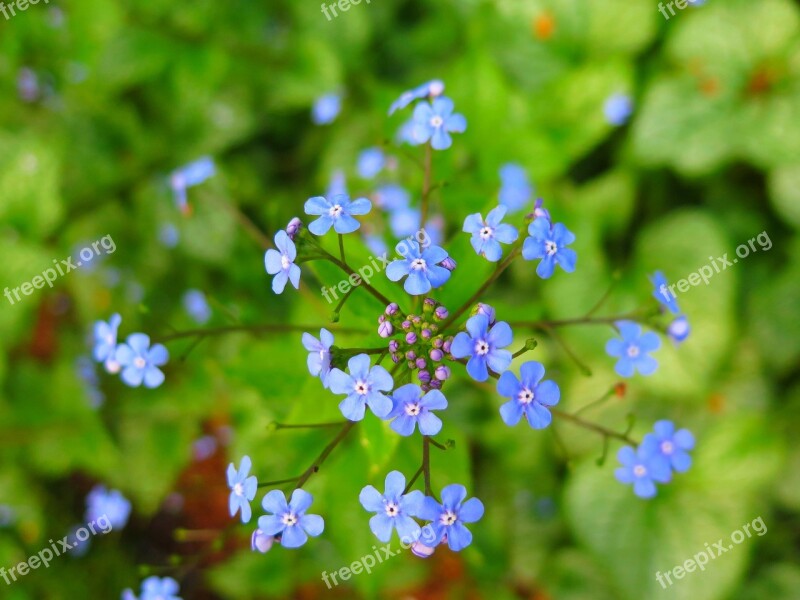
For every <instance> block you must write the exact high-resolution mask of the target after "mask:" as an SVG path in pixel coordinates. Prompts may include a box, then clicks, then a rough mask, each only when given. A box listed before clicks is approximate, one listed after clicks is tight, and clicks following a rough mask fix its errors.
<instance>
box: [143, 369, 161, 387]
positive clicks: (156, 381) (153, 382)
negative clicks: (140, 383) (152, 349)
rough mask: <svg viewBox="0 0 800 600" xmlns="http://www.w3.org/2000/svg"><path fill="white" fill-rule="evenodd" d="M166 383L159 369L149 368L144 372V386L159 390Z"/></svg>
mask: <svg viewBox="0 0 800 600" xmlns="http://www.w3.org/2000/svg"><path fill="white" fill-rule="evenodd" d="M162 383H164V373H163V372H162V371H161V369H159V368H158V367H154V366H149V367H147V369H145V371H144V386H145V387H147V388H150V389H152V388H157V387H158V386H160V385H161V384H162Z"/></svg>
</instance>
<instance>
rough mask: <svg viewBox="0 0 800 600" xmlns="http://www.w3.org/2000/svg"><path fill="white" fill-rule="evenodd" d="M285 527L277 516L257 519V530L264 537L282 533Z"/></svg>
mask: <svg viewBox="0 0 800 600" xmlns="http://www.w3.org/2000/svg"><path fill="white" fill-rule="evenodd" d="M285 527H286V525H284V524H283V521H281V517H279V516H278V515H265V516H263V517H259V518H258V528H259V529H260V530H261V531H263V532H264V535H275V534H277V533H280V532H281V531H283V530H284V528H285Z"/></svg>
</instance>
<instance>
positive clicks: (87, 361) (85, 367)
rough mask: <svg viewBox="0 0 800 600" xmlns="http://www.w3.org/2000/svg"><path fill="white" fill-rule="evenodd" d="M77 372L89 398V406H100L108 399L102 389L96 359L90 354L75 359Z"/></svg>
mask: <svg viewBox="0 0 800 600" xmlns="http://www.w3.org/2000/svg"><path fill="white" fill-rule="evenodd" d="M75 372H76V374H77V375H78V378H79V379H80V380H81V382H82V383H83V388H84V390H85V391H86V395H87V396H88V398H89V406H91V407H92V408H98V407H100V406H102V404H103V402H105V400H106V396H105V394H103V392H102V390H101V389H100V379H99V378H98V376H97V368H96V365H95V363H94V361H93V360H92V359H91V358H89V357H88V356H79V357H78V358H77V359H76V360H75Z"/></svg>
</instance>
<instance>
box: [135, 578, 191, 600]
mask: <svg viewBox="0 0 800 600" xmlns="http://www.w3.org/2000/svg"><path fill="white" fill-rule="evenodd" d="M179 591H180V586H178V582H177V581H175V580H174V579H173V578H172V577H164V578H161V577H156V576H153V577H148V578H147V579H145V580H144V581H143V582H142V594H141V596H140V597H139V600H181V598H180V596H178V595H177V593H178V592H179Z"/></svg>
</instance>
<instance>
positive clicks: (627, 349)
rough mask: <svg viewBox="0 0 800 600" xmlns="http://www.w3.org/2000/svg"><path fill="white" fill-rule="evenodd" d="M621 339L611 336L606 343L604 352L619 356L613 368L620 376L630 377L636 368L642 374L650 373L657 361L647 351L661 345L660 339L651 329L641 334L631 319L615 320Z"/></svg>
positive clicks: (654, 369) (656, 348)
mask: <svg viewBox="0 0 800 600" xmlns="http://www.w3.org/2000/svg"><path fill="white" fill-rule="evenodd" d="M616 326H617V329H619V332H620V336H621V339H619V338H612V339H610V340H608V343H606V353H608V355H609V356H612V357H614V358H619V360H618V361H617V364H616V365H614V370H615V371H616V372H617V373H618V374H619V375H621V376H622V377H632V376H633V374H634V372H635V371H636V370H638V371H639V373H641V374H642V375H652V374H653V373H655V372H656V369H657V368H658V362H657V361H656V359H654V358H653V357H651V356H648V355H647V353H648V352H652V351H653V350H658V349H659V348H660V347H661V339H660V338H659V337H658V336H657V335H656V334H655V333H653V332H652V331H648V332H646V333H644V334H642V328H641V327H640V326H639V325H638V324H637V323H634V322H633V321H617V322H616Z"/></svg>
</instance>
